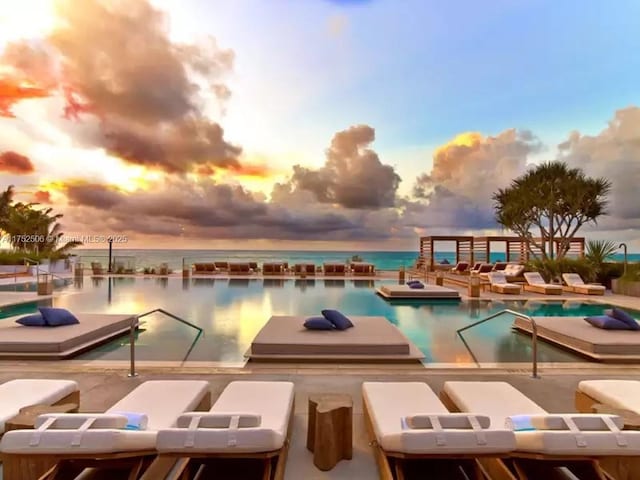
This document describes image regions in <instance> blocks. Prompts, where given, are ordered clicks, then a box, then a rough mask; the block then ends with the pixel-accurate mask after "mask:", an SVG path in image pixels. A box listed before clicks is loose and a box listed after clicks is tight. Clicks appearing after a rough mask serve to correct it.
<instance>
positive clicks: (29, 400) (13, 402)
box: [0, 378, 78, 434]
mask: <svg viewBox="0 0 640 480" xmlns="http://www.w3.org/2000/svg"><path fill="white" fill-rule="evenodd" d="M77 390H78V384H77V383H76V382H74V381H72V380H44V379H35V378H29V379H26V378H25V379H18V380H10V381H8V382H6V383H3V384H2V385H0V434H2V433H3V432H4V424H5V422H6V421H7V420H9V419H11V418H13V417H15V416H16V415H17V414H18V412H19V411H20V409H21V408H23V407H28V406H30V405H38V404H43V405H51V404H54V403H56V402H58V401H60V400H62V399H63V398H64V397H66V396H67V395H71V394H72V393H73V392H75V391H77Z"/></svg>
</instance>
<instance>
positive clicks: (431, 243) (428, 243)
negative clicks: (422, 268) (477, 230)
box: [420, 235, 473, 272]
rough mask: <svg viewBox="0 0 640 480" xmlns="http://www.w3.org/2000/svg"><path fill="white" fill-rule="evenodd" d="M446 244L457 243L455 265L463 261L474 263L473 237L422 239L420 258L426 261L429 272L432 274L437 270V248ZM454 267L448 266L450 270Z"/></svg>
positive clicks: (443, 236)
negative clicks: (438, 245)
mask: <svg viewBox="0 0 640 480" xmlns="http://www.w3.org/2000/svg"><path fill="white" fill-rule="evenodd" d="M445 242H453V243H455V246H456V249H455V252H456V258H455V261H454V262H453V265H456V264H457V263H458V262H463V261H464V262H469V263H473V237H471V236H460V235H437V236H430V237H420V258H422V259H424V260H425V264H426V268H427V271H430V272H432V271H434V270H435V269H436V268H435V266H436V264H437V262H436V261H435V254H436V246H437V244H441V243H445ZM453 265H448V268H451V267H452V266H453Z"/></svg>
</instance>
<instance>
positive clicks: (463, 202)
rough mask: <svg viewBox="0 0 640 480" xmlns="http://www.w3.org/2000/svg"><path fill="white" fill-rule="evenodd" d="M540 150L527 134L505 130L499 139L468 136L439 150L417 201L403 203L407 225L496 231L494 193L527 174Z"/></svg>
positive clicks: (419, 183)
mask: <svg viewBox="0 0 640 480" xmlns="http://www.w3.org/2000/svg"><path fill="white" fill-rule="evenodd" d="M540 149H541V144H540V142H539V140H538V139H537V138H536V137H534V136H533V134H532V133H531V132H528V131H517V130H515V129H510V130H505V131H503V132H501V133H500V134H498V135H496V136H495V137H491V136H489V137H483V136H482V135H481V134H480V133H476V132H468V133H462V134H460V135H457V136H456V137H455V138H454V139H453V140H451V141H450V142H448V143H446V144H445V145H442V146H441V147H439V148H437V149H436V151H435V152H434V155H433V168H432V170H431V172H430V173H424V174H422V175H420V176H419V177H418V178H417V180H416V183H415V185H414V188H413V193H414V196H415V197H416V198H417V199H419V201H418V202H412V201H407V202H405V203H404V207H405V218H406V221H407V223H408V224H409V225H411V226H416V227H419V225H420V222H422V225H425V224H427V225H429V226H430V227H432V226H433V227H447V228H475V229H480V228H492V227H495V226H496V223H495V220H494V215H493V202H492V200H491V197H492V195H493V193H494V192H495V191H496V190H497V189H498V188H501V187H505V186H507V185H508V184H509V182H511V180H513V179H514V178H515V177H517V176H519V175H521V174H522V173H524V171H525V170H526V165H527V160H528V156H529V155H530V154H532V153H534V152H537V151H539V150H540Z"/></svg>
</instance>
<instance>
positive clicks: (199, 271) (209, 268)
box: [192, 263, 218, 275]
mask: <svg viewBox="0 0 640 480" xmlns="http://www.w3.org/2000/svg"><path fill="white" fill-rule="evenodd" d="M192 272H193V274H194V275H211V274H214V273H218V269H216V265H215V264H214V263H194V264H193V267H192Z"/></svg>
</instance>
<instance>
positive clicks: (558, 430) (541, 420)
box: [507, 414, 640, 456]
mask: <svg viewBox="0 0 640 480" xmlns="http://www.w3.org/2000/svg"><path fill="white" fill-rule="evenodd" d="M518 421H521V419H518ZM507 424H508V426H513V418H507ZM530 424H531V428H528V429H526V430H525V431H518V432H516V444H517V450H518V451H521V452H528V453H538V454H546V455H552V456H553V455H581V456H582V455H584V456H606V455H620V456H631V455H634V456H635V455H638V453H640V432H636V431H621V428H622V427H623V425H624V422H623V421H622V419H621V418H620V417H618V416H615V415H596V414H561V415H558V414H555V415H554V414H551V415H538V416H535V415H534V416H532V417H531V418H530Z"/></svg>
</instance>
